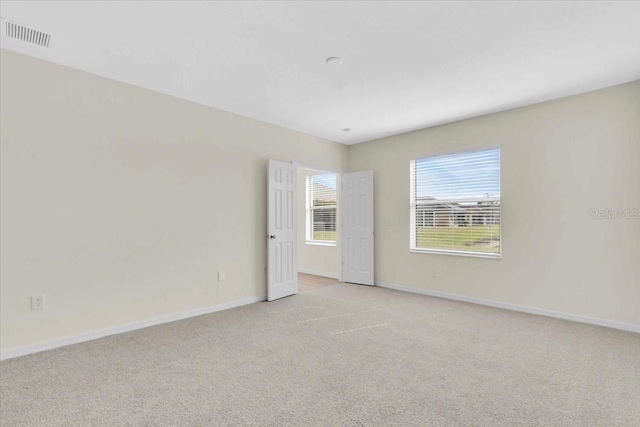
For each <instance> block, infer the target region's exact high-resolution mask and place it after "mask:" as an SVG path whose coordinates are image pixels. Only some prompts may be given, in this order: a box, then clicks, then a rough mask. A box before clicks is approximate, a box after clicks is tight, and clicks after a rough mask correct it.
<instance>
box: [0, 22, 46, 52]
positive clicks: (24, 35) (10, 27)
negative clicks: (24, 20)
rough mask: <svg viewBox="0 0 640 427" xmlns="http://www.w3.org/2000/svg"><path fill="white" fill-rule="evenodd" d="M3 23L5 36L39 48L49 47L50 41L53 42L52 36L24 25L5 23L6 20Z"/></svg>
mask: <svg viewBox="0 0 640 427" xmlns="http://www.w3.org/2000/svg"><path fill="white" fill-rule="evenodd" d="M3 21H4V22H3V24H4V35H5V36H7V37H11V38H13V39H18V40H22V41H23V42H27V43H31V44H35V45H37V46H42V47H49V41H50V40H51V35H50V34H47V33H43V32H42V31H38V30H34V29H33V28H29V27H25V26H24V25H20V24H16V23H15V22H11V21H5V20H4V19H3Z"/></svg>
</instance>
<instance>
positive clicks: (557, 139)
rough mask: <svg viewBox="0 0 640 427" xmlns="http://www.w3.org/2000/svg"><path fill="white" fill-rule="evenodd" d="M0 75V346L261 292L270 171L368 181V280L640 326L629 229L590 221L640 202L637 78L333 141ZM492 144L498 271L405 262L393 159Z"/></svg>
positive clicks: (405, 209) (105, 89)
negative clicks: (371, 245)
mask: <svg viewBox="0 0 640 427" xmlns="http://www.w3.org/2000/svg"><path fill="white" fill-rule="evenodd" d="M0 63H1V67H2V68H1V70H0V76H1V79H2V81H1V105H0V112H1V115H0V123H1V128H0V136H1V138H0V150H1V153H0V155H1V161H2V163H1V169H0V172H1V176H0V183H1V189H0V194H1V200H0V208H1V211H0V220H1V227H2V233H1V239H0V243H1V248H0V253H1V257H2V258H1V268H0V274H1V277H0V327H1V329H0V336H1V340H0V347H1V349H2V351H3V352H4V351H7V350H10V349H13V348H16V347H19V346H24V345H30V344H36V343H41V342H44V341H49V340H54V339H59V338H63V337H68V336H75V335H80V334H83V333H88V332H91V331H95V330H98V329H101V328H109V327H113V326H117V325H122V324H127V323H132V322H139V321H144V320H147V319H152V318H155V317H160V316H166V315H170V314H174V313H180V312H184V311H189V310H195V309H199V308H204V307H209V306H214V305H216V304H221V303H225V302H230V301H238V300H242V299H246V298H252V297H261V296H264V294H265V291H266V283H265V282H266V279H265V266H266V250H265V248H266V243H265V241H264V239H263V236H266V224H265V223H266V182H265V176H266V166H267V159H269V158H274V159H279V160H283V161H290V160H293V161H298V162H301V163H302V164H306V165H312V166H313V167H314V168H318V169H325V170H332V171H340V170H352V171H357V170H373V171H374V172H375V203H376V204H375V215H376V280H378V281H381V282H385V283H391V284H397V285H403V286H407V287H413V288H417V289H428V290H434V291H440V292H446V293H451V294H459V295H464V296H469V297H475V298H484V299H489V300H493V301H497V302H506V303H511V304H521V305H526V306H531V307H538V308H542V309H548V310H555V311H560V312H565V313H570V314H576V315H583V316H591V317H596V318H601V319H607V320H612V321H617V322H623V323H631V324H636V325H640V267H638V259H640V243H639V242H640V220H594V219H591V218H590V210H591V209H605V208H608V209H619V208H622V209H627V208H628V209H639V208H640V187H639V186H640V172H639V171H640V120H638V117H640V82H634V83H630V84H627V85H621V86H617V87H613V88H609V89H605V90H601V91H597V92H592V93H588V94H584V95H579V96H575V97H571V98H565V99H561V100H557V101H553V102H548V103H544V104H538V105H535V106H531V107H526V108H521V109H517V110H512V111H507V112H503V113H498V114H494V115H490V116H485V117H481V118H477V119H471V120H466V121H462V122H458V123H454V124H450V125H445V126H440V127H435V128H431V129H427V130H423V131H419V132H414V133H410V134H405V135H400V136H396V137H391V138H386V139H382V140H378V141H373V142H369V143H363V144H358V145H355V146H351V147H346V146H342V145H339V144H335V143H332V142H328V141H324V140H321V139H318V138H314V137H311V136H308V135H305V134H301V133H298V132H294V131H291V130H286V129H283V128H281V127H278V126H274V125H270V124H266V123H263V122H259V121H255V120H251V119H248V118H244V117H241V116H237V115H234V114H230V113H226V112H223V111H219V110H215V109H212V108H208V107H205V106H201V105H198V104H194V103H190V102H187V101H183V100H179V99H176V98H173V97H170V96H166V95H162V94H158V93H155V92H151V91H148V90H144V89H141V88H137V87H134V86H130V85H126V84H122V83H119V82H116V81H113V80H108V79H104V78H101V77H97V76H94V75H91V74H88V73H84V72H81V71H77V70H72V69H69V68H65V67H62V66H58V65H55V64H51V63H48V62H45V61H41V60H37V59H34V58H30V57H26V56H22V55H19V54H16V53H13V52H9V51H5V50H2V51H1V57H0ZM493 145H500V146H501V147H502V173H503V179H502V183H503V184H502V196H503V220H502V227H503V247H504V255H503V259H501V260H494V259H480V258H469V257H454V256H444V255H430V254H411V253H409V201H408V194H409V160H410V159H412V158H415V157H420V156H425V155H429V154H434V153H441V152H447V151H452V150H459V149H466V148H477V147H483V146H493ZM300 230H304V229H303V228H302V227H301V228H300ZM301 247H302V246H301ZM333 256H335V258H336V259H337V254H335V255H329V256H328V257H325V258H320V257H319V258H318V259H324V260H329V259H331V258H332V257H333ZM330 264H331V263H330V262H328V261H327V263H326V264H323V265H324V267H322V268H327V269H329V268H330V267H329V266H330ZM301 267H302V268H303V269H304V268H305V267H306V265H305V264H304V263H301ZM334 267H335V268H337V264H336V265H335V266H334ZM433 270H436V274H435V276H436V277H434V275H433ZM218 271H222V272H223V273H224V275H225V281H224V282H222V283H218V281H217V277H216V276H217V273H218ZM336 274H337V271H336ZM31 295H45V298H46V309H45V310H43V311H31V310H30V307H29V304H30V301H29V297H30V296H31Z"/></svg>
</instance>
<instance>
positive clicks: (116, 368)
mask: <svg viewBox="0 0 640 427" xmlns="http://www.w3.org/2000/svg"><path fill="white" fill-rule="evenodd" d="M79 321H80V320H79ZM0 374H1V377H0V378H1V394H0V398H1V407H0V424H1V425H2V426H3V427H4V426H6V427H10V426H274V427H276V426H277V427H282V426H301V427H302V426H492V427H498V426H589V427H592V426H607V427H609V426H640V335H638V334H634V333H631V332H623V331H619V330H614V329H607V328H603V327H598V326H592V325H586V324H580V323H573V322H569V321H564V320H558V319H552V318H547V317H540V316H535V315H529V314H523V313H516V312H511V311H507V310H501V309H496V308H490V307H484V306H478V305H473V304H467V303H462V302H456V301H448V300H444V299H438V298H432V297H427V296H421V295H414V294H409V293H403V292H398V291H393V290H389V289H381V288H375V287H374V288H371V287H365V286H357V285H349V284H342V283H339V284H335V285H331V286H326V287H322V288H318V289H315V290H310V291H307V292H305V293H302V294H299V295H296V296H292V297H288V298H284V299H282V300H278V301H275V302H270V303H267V302H263V303H257V304H252V305H248V306H244V307H240V308H236V309H231V310H227V311H223V312H218V313H213V314H209V315H204V316H199V317H195V318H191V319H187V320H182V321H179V322H173V323H168V324H164V325H160V326H154V327H150V328H146V329H141V330H138V331H134V332H130V333H126V334H121V335H116V336H111V337H106V338H102V339H99V340H95V341H90V342H86V343H82V344H77V345H73V346H68V347H64V348H59V349H56V350H51V351H47V352H43V353H39V354H33V355H29V356H24V357H20V358H16V359H10V360H6V361H4V362H2V363H0Z"/></svg>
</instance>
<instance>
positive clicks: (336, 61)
mask: <svg viewBox="0 0 640 427" xmlns="http://www.w3.org/2000/svg"><path fill="white" fill-rule="evenodd" d="M324 62H326V63H327V64H329V65H340V64H342V58H340V57H339V56H330V57H328V58H327V59H326V60H325V61H324Z"/></svg>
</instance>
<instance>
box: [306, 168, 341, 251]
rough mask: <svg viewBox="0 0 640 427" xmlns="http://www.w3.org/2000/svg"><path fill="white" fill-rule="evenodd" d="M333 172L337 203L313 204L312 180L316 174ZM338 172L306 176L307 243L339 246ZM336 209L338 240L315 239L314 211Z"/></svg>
mask: <svg viewBox="0 0 640 427" xmlns="http://www.w3.org/2000/svg"><path fill="white" fill-rule="evenodd" d="M325 174H332V175H334V176H335V179H336V190H335V192H336V203H335V205H327V206H316V207H314V206H313V194H312V193H313V190H312V188H311V180H312V177H313V176H315V175H325ZM337 187H338V174H336V173H333V172H321V173H314V174H310V175H307V176H306V177H305V244H307V245H316V246H337V244H338V188H337ZM329 209H335V215H334V218H335V228H336V240H315V239H313V213H314V212H315V211H316V210H329Z"/></svg>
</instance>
